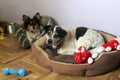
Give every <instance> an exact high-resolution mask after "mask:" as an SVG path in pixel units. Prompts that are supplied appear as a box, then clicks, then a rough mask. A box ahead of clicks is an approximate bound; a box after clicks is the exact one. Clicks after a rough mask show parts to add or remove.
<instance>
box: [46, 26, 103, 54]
mask: <svg viewBox="0 0 120 80" xmlns="http://www.w3.org/2000/svg"><path fill="white" fill-rule="evenodd" d="M46 37H47V40H46V44H47V45H48V46H50V47H52V48H53V49H54V50H57V53H59V54H62V55H73V54H74V51H75V49H77V48H79V47H80V46H84V47H85V48H86V49H87V50H90V49H93V48H96V47H99V46H101V45H102V44H103V43H104V39H103V37H102V36H101V35H100V34H99V33H98V32H97V31H95V30H93V29H89V28H86V27H77V28H76V29H69V30H65V29H63V28H61V27H58V26H55V27H53V28H51V29H50V30H49V31H48V33H47V34H46Z"/></svg>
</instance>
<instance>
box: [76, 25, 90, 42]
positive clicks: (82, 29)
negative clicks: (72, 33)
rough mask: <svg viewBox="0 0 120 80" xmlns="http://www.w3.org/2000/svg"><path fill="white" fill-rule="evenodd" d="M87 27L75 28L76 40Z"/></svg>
mask: <svg viewBox="0 0 120 80" xmlns="http://www.w3.org/2000/svg"><path fill="white" fill-rule="evenodd" d="M87 29H88V28H86V27H78V28H76V40H78V38H79V37H80V36H83V35H84V34H85V33H86V31H87Z"/></svg>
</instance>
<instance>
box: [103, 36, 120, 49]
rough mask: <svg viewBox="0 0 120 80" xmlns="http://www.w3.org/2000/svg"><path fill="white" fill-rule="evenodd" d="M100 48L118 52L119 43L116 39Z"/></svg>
mask: <svg viewBox="0 0 120 80" xmlns="http://www.w3.org/2000/svg"><path fill="white" fill-rule="evenodd" d="M102 47H104V50H105V51H111V50H120V43H119V41H118V40H117V38H116V39H114V40H110V41H109V42H107V43H105V44H103V45H102Z"/></svg>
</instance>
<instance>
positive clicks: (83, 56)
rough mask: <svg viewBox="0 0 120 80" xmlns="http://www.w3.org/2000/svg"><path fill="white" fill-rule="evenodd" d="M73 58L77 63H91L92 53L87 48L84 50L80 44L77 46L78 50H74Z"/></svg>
mask: <svg viewBox="0 0 120 80" xmlns="http://www.w3.org/2000/svg"><path fill="white" fill-rule="evenodd" d="M74 60H75V62H77V63H88V64H92V63H93V58H92V54H91V53H90V52H89V51H88V50H86V48H85V47H84V46H81V47H79V48H78V50H75V52H74Z"/></svg>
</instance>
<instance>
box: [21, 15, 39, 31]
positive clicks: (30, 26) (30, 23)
mask: <svg viewBox="0 0 120 80" xmlns="http://www.w3.org/2000/svg"><path fill="white" fill-rule="evenodd" d="M40 20H41V17H40V14H39V13H36V14H35V15H34V16H33V18H30V17H29V16H26V15H23V21H24V28H25V29H26V30H27V31H30V32H32V33H35V32H38V31H40Z"/></svg>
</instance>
